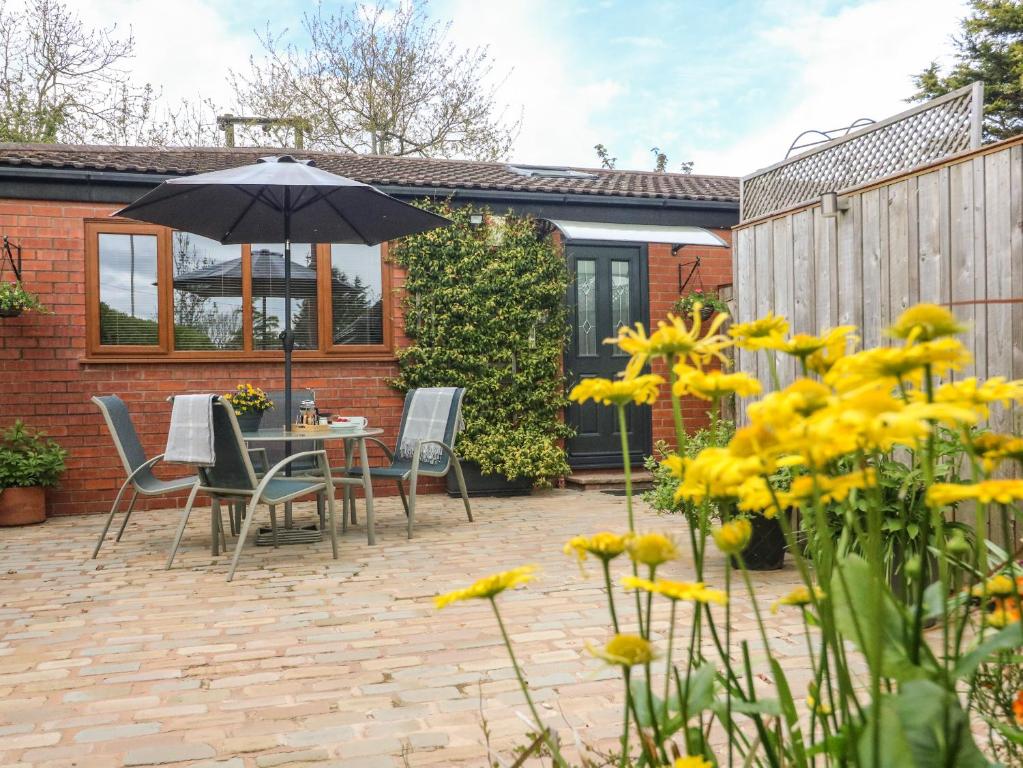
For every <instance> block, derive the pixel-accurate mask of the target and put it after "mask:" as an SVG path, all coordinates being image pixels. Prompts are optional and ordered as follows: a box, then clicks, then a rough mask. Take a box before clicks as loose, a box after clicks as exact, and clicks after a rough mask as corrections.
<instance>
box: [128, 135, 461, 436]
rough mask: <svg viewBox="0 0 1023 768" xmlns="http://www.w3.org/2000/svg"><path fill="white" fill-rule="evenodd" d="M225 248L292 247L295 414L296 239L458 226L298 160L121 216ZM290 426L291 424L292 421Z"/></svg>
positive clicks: (215, 176) (180, 191)
mask: <svg viewBox="0 0 1023 768" xmlns="http://www.w3.org/2000/svg"><path fill="white" fill-rule="evenodd" d="M113 215H114V216H124V217H127V218H130V219H135V220H137V221H147V222H150V223H153V224H162V225H164V226H167V227H173V228H175V229H180V230H183V231H186V232H194V233H195V234H198V235H204V236H206V237H209V238H212V239H214V240H217V241H218V242H221V243H225V244H227V243H279V242H283V243H284V270H283V284H284V333H283V334H281V337H282V341H283V343H284V392H285V405H284V407H285V411H284V412H285V413H291V354H292V351H293V350H294V347H295V336H294V333H293V332H292V330H291V281H292V263H291V241H292V240H295V241H296V242H300V243H360V244H363V245H376V244H378V243H382V242H384V241H386V240H394V239H396V238H399V237H403V236H405V235H415V234H419V233H420V232H427V231H429V230H431V229H436V228H437V227H442V226H445V225H446V224H448V223H450V222H449V221H448V220H447V219H445V218H444V217H443V216H437V215H436V214H433V213H429V212H427V211H423V210H420V209H419V208H416V207H414V206H411V205H408V204H407V203H403V202H401V201H400V200H396V199H395V198H393V197H391V196H390V195H386V194H384V193H383V192H381V191H380V190H378V189H375V188H374V187H371V186H369V185H368V184H362V183H360V182H358V181H353V180H352V179H346V178H345V177H343V176H337V175H335V174H333V173H328V172H327V171H323V170H320V169H319V168H316V167H315V166H314V164H313V162H312V161H311V160H298V159H296V158H294V157H292V156H291V155H282V156H280V157H262V158H260V159H259V160H257V161H256V162H255V163H254V164H252V165H244V166H241V167H239V168H228V169H226V170H223V171H214V172H212V173H201V174H197V175H195V176H183V177H181V178H175V179H168V180H167V181H165V182H163V183H162V184H160V186H158V187H157V188H156V189H154V190H152V191H150V192H147V193H146V194H145V195H143V196H142V197H140V198H139V199H138V200H136V201H135V202H134V203H132V204H131V205H129V206H127V207H125V208H122V209H121V210H119V211H117V212H115V213H114V214H113ZM288 421H289V424H290V419H289V420H288Z"/></svg>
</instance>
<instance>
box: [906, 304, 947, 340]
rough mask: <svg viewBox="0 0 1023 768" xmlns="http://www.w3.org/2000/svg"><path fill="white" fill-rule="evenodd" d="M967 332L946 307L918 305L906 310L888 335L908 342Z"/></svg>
mask: <svg viewBox="0 0 1023 768" xmlns="http://www.w3.org/2000/svg"><path fill="white" fill-rule="evenodd" d="M964 330H966V328H965V326H963V325H961V324H960V323H959V321H958V320H956V318H955V315H953V314H952V312H950V311H949V310H948V309H946V308H945V307H940V306H938V305H937V304H917V305H916V306H913V307H910V308H909V309H907V310H905V311H904V312H903V313H902V314H901V315H899V317H898V319H897V320H896V321H895V323H894V325H892V326H891V327H890V328H889V329H888V335H889V336H893V337H895V338H897V339H906V340H907V341H933V340H934V339H939V338H941V337H943V336H955V335H956V334H957V333H962V332H963V331H964Z"/></svg>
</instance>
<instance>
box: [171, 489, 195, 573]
mask: <svg viewBox="0 0 1023 768" xmlns="http://www.w3.org/2000/svg"><path fill="white" fill-rule="evenodd" d="M198 494H199V484H198V483H196V484H195V485H194V486H193V487H192V492H191V493H190V494H188V501H187V502H185V511H184V512H183V513H182V515H181V523H180V525H178V532H177V535H176V536H175V537H174V546H172V547H171V551H170V557H168V558H167V570H168V571H169V570H170V567H171V565H172V564H173V563H174V555H176V554H177V553H178V547H179V546H180V545H181V537H182V536H184V535H185V526H186V525H188V516H189V514H191V512H192V505H193V504H195V497H196V496H197V495H198Z"/></svg>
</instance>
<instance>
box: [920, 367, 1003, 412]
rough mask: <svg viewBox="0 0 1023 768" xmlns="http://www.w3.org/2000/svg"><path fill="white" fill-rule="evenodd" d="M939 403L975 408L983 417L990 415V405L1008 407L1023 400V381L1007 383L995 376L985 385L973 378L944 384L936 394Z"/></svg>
mask: <svg viewBox="0 0 1023 768" xmlns="http://www.w3.org/2000/svg"><path fill="white" fill-rule="evenodd" d="M934 400H935V402H938V403H948V404H951V405H959V406H962V407H964V408H973V409H974V410H976V411H977V412H978V413H979V414H981V415H982V416H985V417H986V416H987V415H988V413H989V409H988V405H989V404H991V403H1001V404H1002V405H1008V404H1009V403H1010V402H1011V401H1013V400H1017V401H1018V400H1023V381H1006V380H1005V378H1004V377H1002V376H994V377H992V378H990V379H988V380H987V381H984V382H983V383H978V381H977V379H976V377H973V376H971V377H970V378H968V379H962V380H961V381H956V382H949V383H947V384H942V385H941V386H940V387H938V389H937V391H936V392H935V393H934Z"/></svg>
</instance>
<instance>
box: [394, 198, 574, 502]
mask: <svg viewBox="0 0 1023 768" xmlns="http://www.w3.org/2000/svg"><path fill="white" fill-rule="evenodd" d="M424 207H427V208H428V209H429V210H434V211H436V212H438V213H440V214H441V215H443V216H446V217H448V218H449V219H451V220H452V222H453V223H452V224H451V225H450V226H448V227H444V228H443V229H438V230H434V231H432V232H427V233H425V234H422V235H417V236H414V237H409V238H405V239H403V240H402V241H401V242H400V243H399V244H398V245H397V246H396V247H395V248H394V250H393V256H394V258H395V260H396V261H397V263H398V264H399V265H400V266H402V267H404V268H405V270H406V288H407V291H408V297H409V298H408V300H407V301H406V304H405V329H406V330H405V332H406V334H407V335H408V336H409V338H410V339H411V340H412V344H411V345H410V346H409V347H407V348H405V349H403V350H402V351H401V352H400V353H399V361H400V364H401V373H400V375H399V377H398V378H397V379H396V380H395V382H394V383H395V386H396V387H397V388H398V389H401V390H403V391H407V390H409V389H412V388H415V387H433V386H457V387H465V390H466V392H465V401H464V404H463V407H462V415H463V418H464V420H465V429H464V430H463V431H462V432H461V434H460V435H459V437H458V442H457V445H456V451H457V453H458V456H459V458H461V459H463V460H464V461H463V468H464V470H465V475H466V485H467V488H468V490H469V493H470V494H474V495H494V494H502V495H503V494H513V493H529V492H530V490H531V489H532V487H533V486H534V485H545V484H549V483H550V482H551V480H552V478H556V477H559V476H561V475H563V474H567V473H568V471H569V470H568V463H567V460H566V458H565V452H564V448H563V447H562V441H563V440H564V438H566V437H568V436H569V435H570V434H571V430H570V429H569V428H568V427H567V426H566V425H565V424H564V422H563V421H562V418H561V417H562V409H563V408H564V406H565V404H566V399H565V393H564V377H563V375H562V372H561V360H562V354H563V350H564V344H565V341H566V338H567V328H568V324H567V321H566V319H565V306H564V297H565V292H566V291H567V289H568V269H567V266H566V264H565V260H564V258H563V257H562V254H561V253H560V252H559V251H558V249H557V248H556V247H555V245H554V243H553V242H552V241H551V239H550V237H548V236H545V235H542V234H541V233H540V232H539V231H538V228H537V226H536V223H535V221H534V220H533V219H532V218H529V217H519V216H505V217H501V218H498V217H494V216H491V215H490V213H489V212H488V211H486V210H481V209H475V208H472V207H470V206H465V207H460V208H457V209H453V208H451V207H449V206H447V205H444V204H431V203H425V204H424ZM481 214H482V215H481ZM481 219H482V221H480V220H481ZM448 481H449V491H450V492H452V493H454V494H456V495H457V493H458V491H457V488H456V486H455V480H454V477H453V473H449V475H448Z"/></svg>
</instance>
